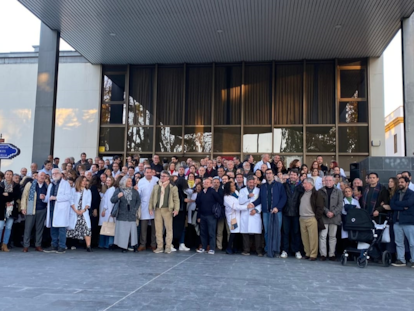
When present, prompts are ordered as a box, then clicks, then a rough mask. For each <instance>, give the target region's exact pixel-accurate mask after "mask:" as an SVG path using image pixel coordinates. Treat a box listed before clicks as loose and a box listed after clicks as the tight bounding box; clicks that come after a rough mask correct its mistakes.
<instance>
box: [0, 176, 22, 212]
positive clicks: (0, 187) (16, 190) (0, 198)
mask: <svg viewBox="0 0 414 311" xmlns="http://www.w3.org/2000/svg"><path fill="white" fill-rule="evenodd" d="M4 188H5V187H4V183H3V182H1V183H0V215H2V216H0V217H3V215H4V213H5V212H6V203H7V202H11V201H14V206H13V212H12V217H14V218H17V216H18V214H19V211H18V206H17V200H19V199H20V198H21V195H22V194H21V191H20V185H19V184H15V183H13V192H11V193H9V195H8V196H4V195H3V193H4ZM1 219H2V218H1Z"/></svg>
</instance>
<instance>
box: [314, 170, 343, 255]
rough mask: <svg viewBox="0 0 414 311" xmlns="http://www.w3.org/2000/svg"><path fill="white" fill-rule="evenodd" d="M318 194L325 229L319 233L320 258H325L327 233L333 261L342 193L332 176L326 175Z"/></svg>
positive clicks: (339, 221) (339, 220)
mask: <svg viewBox="0 0 414 311" xmlns="http://www.w3.org/2000/svg"><path fill="white" fill-rule="evenodd" d="M318 195H320V196H322V198H323V205H324V212H323V216H322V220H323V223H324V226H325V229H324V230H322V231H321V232H320V233H319V252H320V254H321V260H322V261H325V260H326V256H327V249H326V237H327V235H328V234H329V260H331V261H335V260H336V257H335V249H336V231H337V230H338V226H339V225H340V224H341V213H342V206H343V203H342V200H343V194H342V191H341V190H339V189H338V188H336V187H335V186H334V179H333V177H332V176H326V178H325V186H324V187H322V188H321V189H319V191H318Z"/></svg>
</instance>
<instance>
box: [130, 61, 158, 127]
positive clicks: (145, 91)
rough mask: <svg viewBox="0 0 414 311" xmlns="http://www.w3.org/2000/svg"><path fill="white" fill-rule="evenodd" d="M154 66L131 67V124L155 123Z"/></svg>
mask: <svg viewBox="0 0 414 311" xmlns="http://www.w3.org/2000/svg"><path fill="white" fill-rule="evenodd" d="M153 75H154V68H140V67H131V74H130V83H129V94H130V96H129V116H128V123H129V124H130V125H132V124H133V125H151V124H153V114H154V108H153V100H152V97H153V79H154V77H153Z"/></svg>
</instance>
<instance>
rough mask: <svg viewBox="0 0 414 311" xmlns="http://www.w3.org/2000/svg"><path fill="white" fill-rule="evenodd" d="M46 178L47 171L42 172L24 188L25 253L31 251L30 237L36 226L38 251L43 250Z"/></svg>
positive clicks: (22, 204) (22, 200)
mask: <svg viewBox="0 0 414 311" xmlns="http://www.w3.org/2000/svg"><path fill="white" fill-rule="evenodd" d="M45 179H46V174H45V172H40V173H39V174H38V178H37V180H33V181H32V182H28V183H27V184H26V186H25V187H24V190H23V194H22V199H21V209H22V214H23V215H26V221H25V228H24V237H23V252H24V253H27V252H28V251H29V246H30V237H31V235H32V229H33V227H35V230H36V239H35V247H36V251H38V252H43V249H42V238H43V229H44V227H45V219H46V211H47V203H46V202H44V201H43V200H44V199H45V198H46V193H47V185H46V183H45Z"/></svg>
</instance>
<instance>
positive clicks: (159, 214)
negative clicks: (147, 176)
mask: <svg viewBox="0 0 414 311" xmlns="http://www.w3.org/2000/svg"><path fill="white" fill-rule="evenodd" d="M138 188H139V186H138ZM148 210H149V213H150V215H151V216H153V215H154V213H155V216H154V219H155V236H156V239H157V248H156V249H155V250H154V253H162V252H163V251H164V239H163V231H164V227H165V231H166V233H167V234H166V237H165V253H166V254H170V253H171V243H172V239H173V229H172V226H173V217H175V216H177V215H178V212H179V211H180V199H179V197H178V189H177V187H176V186H173V185H172V184H170V173H168V171H161V174H160V181H159V184H156V185H155V186H154V188H153V190H152V192H151V197H150V201H149V206H148Z"/></svg>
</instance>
